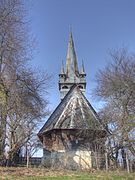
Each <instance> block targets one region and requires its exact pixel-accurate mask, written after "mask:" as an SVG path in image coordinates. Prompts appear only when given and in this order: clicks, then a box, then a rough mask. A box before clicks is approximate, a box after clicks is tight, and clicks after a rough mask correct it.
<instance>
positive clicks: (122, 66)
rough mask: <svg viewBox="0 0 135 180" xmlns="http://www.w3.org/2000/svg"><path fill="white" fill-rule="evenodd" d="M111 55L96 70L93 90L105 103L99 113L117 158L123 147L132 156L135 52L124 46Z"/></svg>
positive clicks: (134, 111)
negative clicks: (105, 62)
mask: <svg viewBox="0 0 135 180" xmlns="http://www.w3.org/2000/svg"><path fill="white" fill-rule="evenodd" d="M110 56H111V59H112V62H111V63H109V64H108V65H107V66H106V68H105V69H103V70H100V71H99V72H98V73H97V76H96V82H97V87H96V89H95V93H96V96H98V97H100V98H101V99H102V100H104V101H105V103H106V104H105V106H104V108H103V109H102V111H101V112H100V115H101V117H102V119H104V123H105V124H107V125H108V128H109V130H110V133H111V134H112V136H111V138H112V139H111V142H110V145H111V146H112V147H111V151H112V154H113V153H114V152H115V156H114V158H116V159H117V157H118V151H119V149H123V148H124V149H125V148H128V149H129V150H130V151H131V152H132V154H133V155H134V156H135V136H134V134H135V106H134V104H135V93H134V91H135V56H134V55H132V54H129V53H128V52H127V50H126V49H120V50H118V51H113V52H111V53H110ZM114 149H115V150H114Z"/></svg>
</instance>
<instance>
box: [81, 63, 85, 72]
mask: <svg viewBox="0 0 135 180" xmlns="http://www.w3.org/2000/svg"><path fill="white" fill-rule="evenodd" d="M80 74H85V69H84V63H83V60H82V67H81V70H80Z"/></svg>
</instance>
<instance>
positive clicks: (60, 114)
mask: <svg viewBox="0 0 135 180" xmlns="http://www.w3.org/2000/svg"><path fill="white" fill-rule="evenodd" d="M53 129H94V130H103V127H102V125H101V123H100V120H99V117H98V115H97V113H96V112H95V110H94V109H93V107H92V106H91V104H90V103H89V101H88V100H87V99H86V97H85V96H84V94H83V93H82V92H81V90H80V89H79V87H78V85H76V84H75V85H73V86H72V88H71V89H70V90H69V92H68V93H67V95H66V96H65V97H64V99H63V100H62V101H61V103H60V104H59V105H58V106H57V108H56V109H55V111H54V112H53V113H52V114H51V116H50V117H49V119H48V120H47V122H46V123H45V125H44V126H43V127H42V128H41V130H40V131H39V133H38V135H39V136H41V134H44V133H46V132H48V131H50V130H53Z"/></svg>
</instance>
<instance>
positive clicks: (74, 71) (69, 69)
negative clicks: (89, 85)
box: [66, 32, 79, 77]
mask: <svg viewBox="0 0 135 180" xmlns="http://www.w3.org/2000/svg"><path fill="white" fill-rule="evenodd" d="M66 73H67V75H68V76H69V77H70V76H76V75H78V74H79V71H78V64H77V59H76V53H75V48H74V41H73V37H72V32H70V35H69V41H68V49H67V57H66Z"/></svg>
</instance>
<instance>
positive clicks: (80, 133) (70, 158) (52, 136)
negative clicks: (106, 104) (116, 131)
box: [38, 32, 106, 169]
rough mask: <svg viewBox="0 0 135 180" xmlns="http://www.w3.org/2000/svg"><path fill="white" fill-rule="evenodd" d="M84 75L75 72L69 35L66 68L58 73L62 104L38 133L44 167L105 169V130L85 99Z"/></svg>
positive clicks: (75, 60) (82, 69) (72, 48)
mask: <svg viewBox="0 0 135 180" xmlns="http://www.w3.org/2000/svg"><path fill="white" fill-rule="evenodd" d="M85 89H86V73H85V69H84V65H83V63H82V67H81V70H80V71H79V69H78V64H77V58H76V53H75V48H74V42H73V37H72V33H71V32H70V36H69V42H68V49H67V57H66V67H64V65H63V64H62V67H61V72H60V74H59V91H60V97H61V102H60V104H59V105H58V106H57V107H56V109H55V110H54V112H53V113H52V114H51V116H50V117H49V119H48V120H47V121H46V123H45V124H44V126H43V127H42V128H41V130H40V131H39V133H38V137H39V138H40V140H41V142H42V144H43V165H44V166H45V167H53V168H68V169H88V168H95V167H96V168H100V167H103V166H104V163H105V162H104V161H105V158H104V154H105V153H104V144H105V137H106V131H105V129H104V128H103V126H102V124H101V122H100V119H99V117H98V115H97V113H96V112H95V110H94V109H93V107H92V106H91V104H90V102H89V101H88V100H87V99H86V97H85V95H84V93H85Z"/></svg>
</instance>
